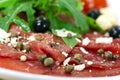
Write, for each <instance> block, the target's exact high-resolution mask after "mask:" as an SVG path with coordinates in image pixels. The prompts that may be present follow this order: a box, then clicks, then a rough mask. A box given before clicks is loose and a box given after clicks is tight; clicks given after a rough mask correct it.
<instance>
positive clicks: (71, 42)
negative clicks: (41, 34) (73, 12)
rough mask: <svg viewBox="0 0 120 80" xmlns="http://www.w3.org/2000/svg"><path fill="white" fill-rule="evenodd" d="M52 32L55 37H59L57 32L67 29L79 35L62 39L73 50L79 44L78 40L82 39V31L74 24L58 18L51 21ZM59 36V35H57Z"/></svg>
mask: <svg viewBox="0 0 120 80" xmlns="http://www.w3.org/2000/svg"><path fill="white" fill-rule="evenodd" d="M51 27H52V28H51V31H52V33H53V34H54V35H57V33H56V30H58V29H63V28H65V29H66V30H70V31H72V32H74V33H76V34H77V35H76V36H74V37H72V38H67V37H62V40H63V41H64V42H65V43H66V44H67V45H68V46H70V47H71V48H73V47H74V46H75V45H76V44H77V43H78V42H77V41H76V38H79V37H80V30H79V29H78V28H77V27H76V26H75V25H73V24H71V23H68V22H64V21H61V20H58V19H56V18H52V19H51ZM57 36H58V35H57Z"/></svg>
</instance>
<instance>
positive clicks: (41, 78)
mask: <svg viewBox="0 0 120 80" xmlns="http://www.w3.org/2000/svg"><path fill="white" fill-rule="evenodd" d="M108 3H109V6H110V7H111V9H112V10H113V12H114V13H115V15H116V16H117V18H118V22H119V23H120V12H119V9H120V3H119V0H108ZM0 78H2V79H5V80H120V75H118V76H111V77H90V78H87V77H86V78H80V77H79V78H75V77H74V78H73V77H56V76H46V75H37V74H31V73H24V72H18V71H13V70H8V69H3V68H0Z"/></svg>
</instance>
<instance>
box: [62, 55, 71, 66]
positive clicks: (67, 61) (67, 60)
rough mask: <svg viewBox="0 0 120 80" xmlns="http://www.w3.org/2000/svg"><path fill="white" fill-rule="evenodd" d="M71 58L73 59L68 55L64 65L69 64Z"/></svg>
mask: <svg viewBox="0 0 120 80" xmlns="http://www.w3.org/2000/svg"><path fill="white" fill-rule="evenodd" d="M70 59H71V57H68V58H67V59H65V60H64V62H63V66H66V65H68V63H69V61H70Z"/></svg>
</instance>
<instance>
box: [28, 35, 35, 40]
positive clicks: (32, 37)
mask: <svg viewBox="0 0 120 80" xmlns="http://www.w3.org/2000/svg"><path fill="white" fill-rule="evenodd" d="M27 40H29V41H34V40H36V39H35V37H34V36H30V37H29V38H27Z"/></svg>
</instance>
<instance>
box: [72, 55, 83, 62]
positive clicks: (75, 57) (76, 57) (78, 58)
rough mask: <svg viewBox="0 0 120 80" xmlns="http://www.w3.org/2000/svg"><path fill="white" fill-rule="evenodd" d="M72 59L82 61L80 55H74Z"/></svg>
mask: <svg viewBox="0 0 120 80" xmlns="http://www.w3.org/2000/svg"><path fill="white" fill-rule="evenodd" d="M73 59H75V60H77V61H80V60H81V59H82V55H81V54H75V55H74V57H73Z"/></svg>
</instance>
